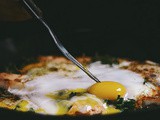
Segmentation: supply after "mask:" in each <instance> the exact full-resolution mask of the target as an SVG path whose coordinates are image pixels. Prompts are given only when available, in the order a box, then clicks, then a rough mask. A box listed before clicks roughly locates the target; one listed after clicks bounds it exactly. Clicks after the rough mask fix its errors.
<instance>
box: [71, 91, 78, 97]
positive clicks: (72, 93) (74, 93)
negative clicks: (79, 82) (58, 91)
mask: <svg viewBox="0 0 160 120" xmlns="http://www.w3.org/2000/svg"><path fill="white" fill-rule="evenodd" d="M76 95H77V93H76V92H71V93H70V94H69V98H72V97H74V96H76Z"/></svg>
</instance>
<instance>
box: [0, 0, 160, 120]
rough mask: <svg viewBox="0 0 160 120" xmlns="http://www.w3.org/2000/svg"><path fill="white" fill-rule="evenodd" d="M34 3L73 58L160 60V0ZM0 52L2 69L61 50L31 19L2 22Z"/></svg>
mask: <svg viewBox="0 0 160 120" xmlns="http://www.w3.org/2000/svg"><path fill="white" fill-rule="evenodd" d="M36 3H37V5H38V6H39V7H40V8H41V10H42V11H43V13H44V17H45V18H46V19H47V21H48V23H49V24H50V25H51V27H52V28H53V29H54V31H55V32H56V34H57V36H58V38H59V39H60V40H61V41H62V43H63V44H64V45H65V46H66V48H67V49H68V50H69V51H71V53H72V54H73V55H74V56H78V55H83V54H86V55H95V54H100V55H105V54H109V55H111V56H115V57H125V58H132V59H137V60H145V59H150V60H153V61H156V62H160V1H159V0H152V1H151V0H130V1H119V0H112V1H109V0H85V1H82V0H80V1H77V0H76V1H75V0H74V1H73V0H72V1H71V0H37V2H36ZM0 55H1V57H0V70H1V71H4V70H5V68H6V66H7V65H8V64H9V63H11V62H12V63H15V64H21V63H22V62H23V59H21V58H24V59H25V58H29V57H35V56H39V55H62V54H61V53H60V52H59V50H58V49H57V47H56V46H55V44H54V43H53V41H52V39H51V37H50V36H49V34H48V33H47V31H46V30H45V29H44V27H42V26H41V25H40V23H38V22H37V21H36V20H35V19H32V20H29V21H23V22H17V23H16V22H0ZM19 59H20V60H19ZM158 112H159V111H154V112H152V113H151V112H149V114H148V113H143V114H142V113H138V114H132V115H131V116H132V117H131V118H136V119H137V118H143V117H145V118H148V119H149V118H152V117H156V116H157V115H158ZM9 114H10V113H9ZM140 114H141V115H140ZM152 114H153V115H152ZM1 115H8V113H6V114H3V112H2V113H1ZM12 115H13V116H14V117H17V114H12ZM18 115H19V113H18ZM129 115H130V114H129ZM129 115H127V116H129ZM22 116H23V115H22ZM8 117H9V116H8ZM23 117H24V116H23ZM25 117H26V116H25ZM27 117H31V116H27ZM99 117H100V118H101V117H102V118H103V116H99ZM90 118H91V119H92V117H90ZM102 118H101V119H102ZM105 118H106V117H105ZM122 118H123V117H122Z"/></svg>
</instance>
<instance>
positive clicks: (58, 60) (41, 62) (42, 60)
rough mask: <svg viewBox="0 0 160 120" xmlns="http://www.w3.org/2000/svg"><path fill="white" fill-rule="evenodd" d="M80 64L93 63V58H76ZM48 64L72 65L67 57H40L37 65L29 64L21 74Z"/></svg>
mask: <svg viewBox="0 0 160 120" xmlns="http://www.w3.org/2000/svg"><path fill="white" fill-rule="evenodd" d="M76 59H77V60H78V61H79V62H80V63H82V64H86V63H89V62H90V61H91V58H90V57H85V56H83V57H78V58H76ZM48 62H54V63H57V64H60V63H67V64H69V63H72V62H71V61H70V60H68V59H66V58H65V57H59V56H40V57H39V58H38V62H37V63H32V64H29V65H26V66H25V67H23V68H22V69H21V70H20V72H21V73H22V74H25V73H26V72H28V71H29V70H30V69H32V68H35V67H43V66H45V65H46V63H48Z"/></svg>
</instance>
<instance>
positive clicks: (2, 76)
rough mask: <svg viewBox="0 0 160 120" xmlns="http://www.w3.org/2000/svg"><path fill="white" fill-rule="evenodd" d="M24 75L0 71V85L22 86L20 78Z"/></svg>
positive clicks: (4, 86) (5, 86)
mask: <svg viewBox="0 0 160 120" xmlns="http://www.w3.org/2000/svg"><path fill="white" fill-rule="evenodd" d="M23 77H24V76H22V75H17V74H11V73H0V87H1V88H4V89H8V88H9V87H10V88H22V87H23V83H22V82H21V80H22V79H23Z"/></svg>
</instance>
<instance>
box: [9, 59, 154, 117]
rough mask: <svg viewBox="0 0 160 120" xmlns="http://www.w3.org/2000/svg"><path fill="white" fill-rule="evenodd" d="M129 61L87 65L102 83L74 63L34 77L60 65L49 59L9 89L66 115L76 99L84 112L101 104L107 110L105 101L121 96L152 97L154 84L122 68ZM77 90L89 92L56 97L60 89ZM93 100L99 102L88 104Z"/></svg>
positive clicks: (49, 110)
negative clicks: (22, 86) (80, 94)
mask: <svg viewBox="0 0 160 120" xmlns="http://www.w3.org/2000/svg"><path fill="white" fill-rule="evenodd" d="M129 64H130V63H129V62H122V63H121V64H113V65H112V66H111V65H108V64H102V63H101V62H100V61H97V62H94V63H90V64H89V65H87V66H86V67H87V68H88V69H89V70H90V71H91V72H92V73H93V74H94V75H95V76H96V77H97V78H98V79H99V80H100V81H101V83H95V81H93V80H92V79H91V78H89V77H88V76H87V75H86V74H85V73H83V72H82V71H81V70H80V69H79V68H77V67H76V66H74V65H73V64H62V66H61V67H59V66H58V67H59V70H57V71H47V72H46V71H45V74H44V75H40V76H38V75H36V76H34V77H33V73H37V71H42V70H44V69H45V70H46V69H47V70H48V69H50V68H53V67H55V65H57V64H54V63H52V62H48V63H47V65H46V66H45V68H35V69H31V70H30V71H28V72H27V75H26V78H25V79H24V81H25V84H24V88H23V89H12V88H10V89H9V91H10V92H11V93H14V94H17V95H20V96H21V98H26V97H27V98H28V100H29V101H31V102H32V103H34V104H35V105H36V106H38V107H39V108H43V110H44V111H45V114H52V115H57V114H66V111H67V109H68V108H69V107H70V106H77V104H75V102H76V101H81V103H82V104H83V105H84V106H85V107H82V108H79V109H81V111H82V113H83V111H88V110H90V109H91V107H92V108H94V109H97V108H96V107H97V105H99V106H100V107H102V111H100V112H104V111H103V109H105V108H107V107H106V103H105V104H104V102H103V101H104V100H105V99H109V100H115V99H116V98H117V97H118V96H119V95H120V96H121V97H123V98H124V100H127V99H134V100H137V99H138V98H139V97H140V96H147V97H148V96H152V95H153V94H154V90H156V89H157V88H156V87H155V86H154V85H152V84H151V83H146V84H144V78H143V77H142V76H141V75H140V74H138V73H136V72H133V71H131V70H127V69H121V67H122V66H126V65H129ZM56 67H57V66H56ZM77 89H80V90H86V92H87V91H88V93H87V94H86V93H85V94H83V95H82V96H83V97H82V96H74V97H72V98H71V99H68V98H66V99H62V98H59V99H57V97H55V94H56V92H57V91H61V90H77ZM90 99H92V100H93V101H95V102H93V104H92V105H89V106H88V107H86V106H87V104H86V102H87V101H90ZM82 100H83V101H82ZM73 104H74V105H73ZM90 104H91V103H90ZM62 108H63V109H62ZM76 109H78V108H76V107H74V108H73V109H72V111H70V113H73V111H74V112H75V111H76ZM112 110H113V109H112ZM115 111H118V110H115Z"/></svg>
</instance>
